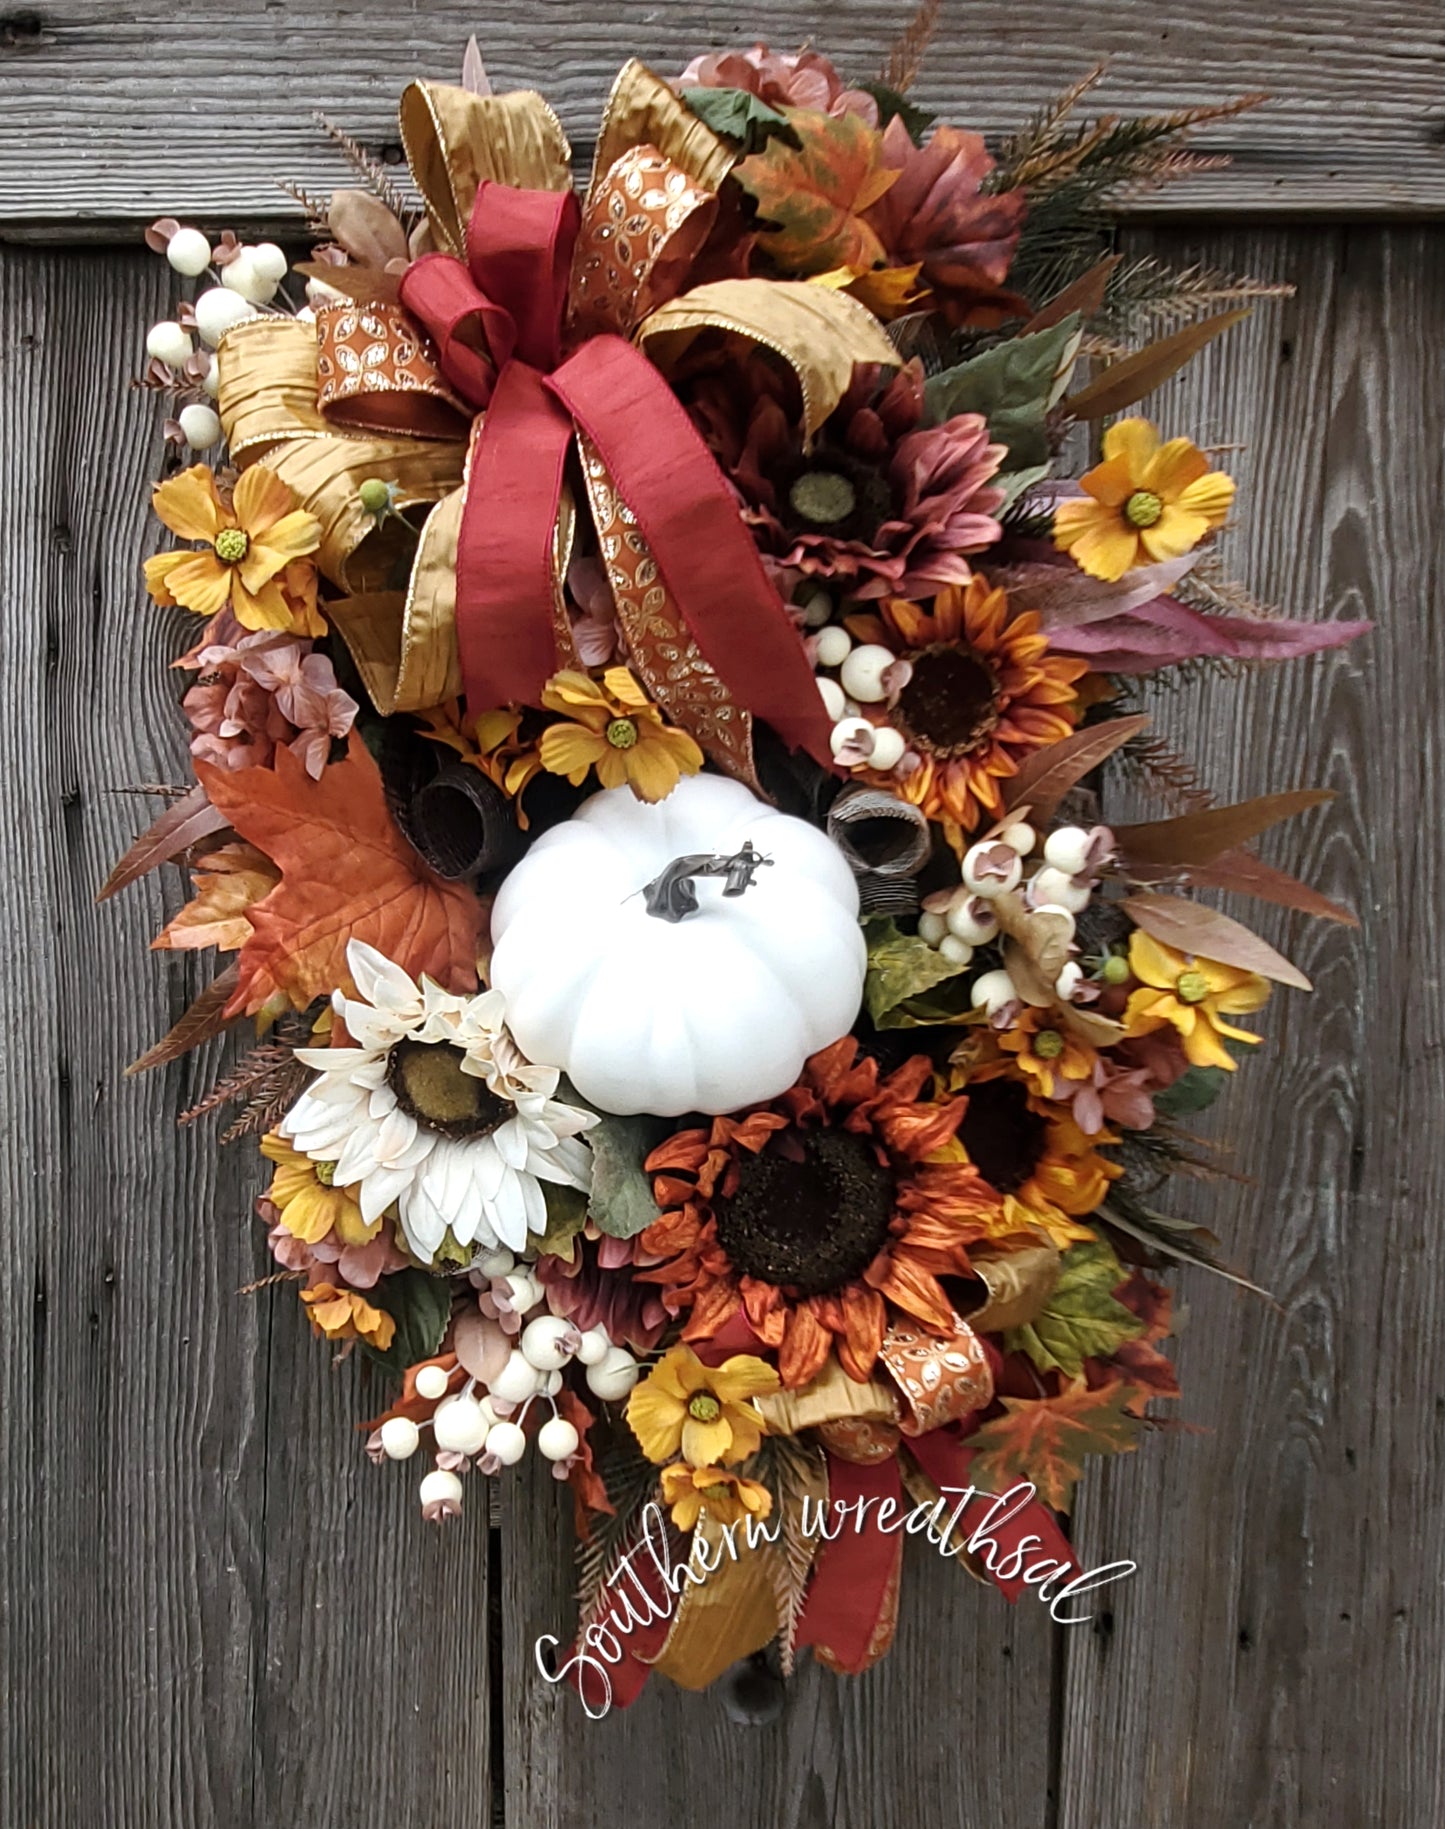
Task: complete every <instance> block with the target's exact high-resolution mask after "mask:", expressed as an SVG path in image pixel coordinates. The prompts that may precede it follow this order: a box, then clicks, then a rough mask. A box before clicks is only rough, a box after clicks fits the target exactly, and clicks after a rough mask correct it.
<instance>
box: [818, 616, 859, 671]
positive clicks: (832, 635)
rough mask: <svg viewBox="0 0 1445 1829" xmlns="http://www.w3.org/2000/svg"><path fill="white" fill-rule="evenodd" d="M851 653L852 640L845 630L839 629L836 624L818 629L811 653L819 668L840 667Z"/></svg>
mask: <svg viewBox="0 0 1445 1829" xmlns="http://www.w3.org/2000/svg"><path fill="white" fill-rule="evenodd" d="M852 652H853V638H852V637H851V636H850V635H849V633H848V631H847V630H846V629H840V628H839V627H838V625H837V623H836V622H835V623H833V624H832V625H831V627H829V628H826V629H820V630H819V631H818V639H817V642H816V643H815V644H814V648H813V653H814V655H815V656H816V658H817V662H818V665H819V666H820V667H841V666H842V665H843V662H844V661H845V660H847V658H848V656H849V655H850V654H851V653H852Z"/></svg>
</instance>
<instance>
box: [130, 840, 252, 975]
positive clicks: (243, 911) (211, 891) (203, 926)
mask: <svg viewBox="0 0 1445 1829" xmlns="http://www.w3.org/2000/svg"><path fill="white" fill-rule="evenodd" d="M191 880H192V881H193V882H194V883H195V885H196V893H195V895H194V896H193V897H192V899H191V900H190V901H189V902H187V903H186V905H185V907H184V908H183V909H182V910H181V912H180V913H179V914H178V915H177V916H176V917H175V919H174V920H173V921H170V922H168V923H167V924H166V926H165V927H164V928H162V930H161V931H160V933H158V934H157V935H156V937H155V939H154V940H152V941H151V950H152V952H189V951H191V950H193V949H195V948H198V947H203V946H216V947H219V948H220V950H221V951H222V952H223V953H233V952H235V951H236V949H237V947H240V946H244V945H245V944H246V942H247V941H248V940H249V939H250V937H251V922H250V918H249V911H250V910H251V909H252V908H254V907H255V905H256V903H257V902H259V901H260V900H261V899H262V897H263V896H267V895H269V894H270V893H271V891H272V890H273V889H274V888H275V887H276V884H277V883H278V882H279V881H280V872H279V871H278V870H277V869H276V867H275V865H274V864H273V863H272V862H271V860H270V858H269V857H265V856H263V855H262V853H261V852H259V851H258V850H257V849H256V847H255V846H254V845H247V844H236V845H222V846H221V848H220V850H219V851H211V852H209V853H208V854H207V855H206V856H205V857H202V858H199V859H198V860H197V862H196V867H195V869H194V870H192V872H191Z"/></svg>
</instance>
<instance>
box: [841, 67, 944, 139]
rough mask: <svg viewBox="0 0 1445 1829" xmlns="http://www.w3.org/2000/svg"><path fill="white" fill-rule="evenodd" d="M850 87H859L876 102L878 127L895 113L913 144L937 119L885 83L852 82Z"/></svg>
mask: <svg viewBox="0 0 1445 1829" xmlns="http://www.w3.org/2000/svg"><path fill="white" fill-rule="evenodd" d="M850 87H852V88H854V89H861V90H862V91H863V93H864V94H865V95H871V96H872V97H873V99H874V101H875V102H877V104H878V125H879V126H880V127H886V126H887V125H888V123H889V122H890V121H891V120H892V119H893V117H894V116H895V115H897V116H898V117H899V119H901V120H902V122H903V125H904V126H905V127H906V128H907V130H908V137H909V139H910V140H912V141H913V143H914V145H915V146H916V145H917V144H918V142H919V141H920V140H921V139H922V138H923V136H924V134H925V133H927V132H928V130H929V128H930V127H931V126H932V125H933V123H934V122H935V121H936V120H937V119H938V116H937V115H936V114H930V113H929V111H928V109H927V108H920V107H919V106H918V104H917V103H916V102H910V101H909V99H908V97H907V96H906V95H900V94H899V93H898V91H897V90H896V89H890V88H889V87H888V85H887V83H878V82H871V83H853V84H851V85H850Z"/></svg>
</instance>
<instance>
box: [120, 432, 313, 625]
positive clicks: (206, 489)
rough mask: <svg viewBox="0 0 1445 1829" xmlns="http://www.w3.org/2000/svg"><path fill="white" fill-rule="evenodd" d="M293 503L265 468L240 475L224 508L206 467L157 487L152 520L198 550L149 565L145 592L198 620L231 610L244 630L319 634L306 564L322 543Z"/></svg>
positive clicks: (307, 517)
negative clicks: (195, 543) (193, 543)
mask: <svg viewBox="0 0 1445 1829" xmlns="http://www.w3.org/2000/svg"><path fill="white" fill-rule="evenodd" d="M298 501H299V498H298V497H297V495H296V492H295V490H294V489H292V488H291V487H290V486H289V485H288V484H286V483H284V482H282V480H281V478H280V477H279V476H277V474H276V472H275V471H274V470H268V469H267V468H266V466H265V465H264V464H253V465H252V466H251V468H250V469H249V470H247V471H246V473H245V475H244V476H242V477H241V479H240V481H239V482H238V483H237V484H236V487H235V489H234V490H233V491H232V494H231V498H230V501H229V503H227V502H223V501H222V499H221V496H220V493H219V492H218V490H217V488H216V479H215V476H214V474H213V473H212V472H211V471H210V470H208V469H207V468H206V466H205V465H204V464H193V465H192V466H191V468H190V469H189V470H184V471H182V472H181V474H180V475H179V476H173V477H171V478H170V479H169V480H168V481H166V482H164V483H157V484H156V488H155V493H154V494H153V495H152V497H151V505H152V507H153V508H154V509H155V511H156V514H157V515H158V517H159V518H160V519H161V520H162V521H163V522H164V523H165V525H166V526H167V527H168V528H169V529H170V531H171V532H172V533H173V534H176V535H178V536H179V537H180V538H181V539H182V540H199V541H201V542H202V546H201V549H200V551H198V552H169V553H157V554H156V556H155V557H154V558H153V559H147V560H146V563H145V580H146V589H147V590H148V591H149V592H150V594H151V596H152V597H154V598H155V600H156V602H157V603H159V604H161V605H162V606H163V607H164V608H170V607H171V606H172V605H174V604H180V605H181V606H182V607H183V608H184V609H187V610H192V611H194V612H195V614H196V615H197V616H215V615H217V614H218V613H219V612H220V611H221V610H224V609H225V608H226V607H227V605H229V606H230V609H231V612H232V614H233V615H234V616H235V618H236V620H237V622H239V623H240V624H241V625H242V626H243V627H244V628H247V629H285V630H287V631H289V633H291V634H292V635H311V636H315V635H324V634H325V633H326V624H325V622H324V621H323V620H322V618H321V616H320V614H319V612H318V610H317V607H316V567H315V566H314V565H313V564H311V563H310V561H309V560H308V559H307V557H306V555H307V554H308V553H314V552H315V551H316V549H317V547H318V546H319V545H320V544H321V523H320V521H318V520H317V518H316V516H315V515H314V514H308V513H307V511H306V510H305V509H304V508H301V507H299V506H298Z"/></svg>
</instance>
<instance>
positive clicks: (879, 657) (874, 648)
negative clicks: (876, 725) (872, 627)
mask: <svg viewBox="0 0 1445 1829" xmlns="http://www.w3.org/2000/svg"><path fill="white" fill-rule="evenodd" d="M895 658H896V656H895V655H894V654H893V653H892V651H891V650H890V649H888V648H885V647H884V646H883V645H882V644H881V643H880V642H876V641H865V642H864V643H862V645H861V646H860V647H857V648H854V649H853V650H852V652H851V653H850V654H849V656H848V658H847V659H846V660H845V661H844V662H843V671H842V673H841V674H840V675H839V678H840V679H841V680H842V682H843V690H844V692H846V693H847V694H848V697H849V698H850V699H857V701H858V703H859V704H860V705H876V704H877V703H878V702H879V700H880V699H886V698H887V697H888V689H887V687H886V686H885V685H884V684H883V675H884V674H885V673H886V672H887V671H888V669H889V668H890V667H891V666H892V665H893V662H894V660H895Z"/></svg>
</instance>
